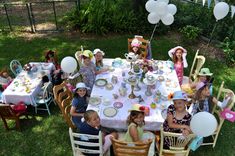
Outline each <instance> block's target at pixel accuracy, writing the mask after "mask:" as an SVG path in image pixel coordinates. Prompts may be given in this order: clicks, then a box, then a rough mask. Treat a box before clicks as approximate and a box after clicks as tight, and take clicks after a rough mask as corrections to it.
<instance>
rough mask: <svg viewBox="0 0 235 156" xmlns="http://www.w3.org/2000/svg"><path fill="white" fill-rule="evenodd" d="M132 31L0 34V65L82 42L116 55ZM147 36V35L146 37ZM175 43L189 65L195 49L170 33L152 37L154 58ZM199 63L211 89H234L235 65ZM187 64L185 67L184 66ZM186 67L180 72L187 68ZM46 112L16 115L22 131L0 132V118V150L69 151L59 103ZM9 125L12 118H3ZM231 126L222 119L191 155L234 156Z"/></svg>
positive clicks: (9, 154)
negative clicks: (212, 140) (216, 132)
mask: <svg viewBox="0 0 235 156" xmlns="http://www.w3.org/2000/svg"><path fill="white" fill-rule="evenodd" d="M132 36H133V35H122V36H117V35H109V36H106V37H98V36H96V37H92V38H91V37H80V36H78V35H74V34H72V35H71V34H70V35H68V34H58V35H46V36H45V37H41V38H31V39H28V38H24V37H19V36H18V35H14V34H11V35H1V36H0V54H1V55H0V67H1V68H2V67H9V63H10V61H11V60H12V59H18V60H19V61H20V62H21V63H22V64H25V63H27V62H30V61H44V55H43V54H44V51H45V50H48V49H53V50H56V51H57V53H58V57H59V60H61V59H62V58H63V57H65V56H74V53H75V52H76V51H77V50H79V49H80V46H81V45H83V46H84V49H91V50H93V49H94V48H100V49H102V50H103V51H105V53H106V57H112V58H115V57H122V58H124V53H126V52H127V38H128V37H129V38H131V37H132ZM146 38H148V36H147V37H146ZM177 45H182V46H183V47H185V48H186V49H187V50H188V55H187V59H188V63H189V67H191V64H192V59H193V58H194V54H195V48H194V47H193V45H190V46H188V45H185V44H183V43H180V42H179V41H177V40H175V39H171V37H170V35H167V36H158V37H156V38H154V40H153V41H152V51H153V58H154V59H162V60H167V59H169V57H168V53H167V51H168V50H169V49H170V48H172V47H174V46H177ZM204 66H205V67H209V68H210V70H211V71H212V72H213V73H214V75H215V81H214V88H215V90H217V89H218V86H219V85H220V83H221V82H222V80H224V81H225V85H226V86H227V87H228V88H230V89H232V90H233V91H235V69H234V68H229V67H227V66H225V64H224V63H223V62H221V61H218V60H215V59H209V58H206V63H205V65H204ZM189 69H190V68H189ZM189 69H187V70H186V75H187V74H188V72H189ZM51 110H52V115H51V116H48V115H47V113H46V112H40V113H39V114H37V115H35V114H34V112H33V108H29V112H30V113H31V115H30V119H23V120H21V128H22V131H21V132H19V131H16V130H10V131H6V130H5V129H4V127H3V123H2V122H0V155H4V156H19V155H22V156H25V155H27V156H30V155H33V156H35V155H50V156H52V155H72V149H71V145H70V140H69V134H68V127H67V125H66V123H65V121H64V120H63V118H62V115H61V113H60V111H59V108H58V107H57V106H55V105H51ZM9 123H10V126H11V127H14V123H13V122H9ZM234 140H235V126H234V123H230V122H227V121H225V123H224V125H223V127H222V130H221V133H220V136H219V138H218V141H217V145H216V147H215V149H212V147H210V146H208V147H206V146H205V147H200V148H199V149H198V150H197V151H195V152H191V153H190V155H191V156H210V155H211V156H234V155H235V142H234Z"/></svg>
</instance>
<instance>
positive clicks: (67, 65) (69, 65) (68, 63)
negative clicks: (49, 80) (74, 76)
mask: <svg viewBox="0 0 235 156" xmlns="http://www.w3.org/2000/svg"><path fill="white" fill-rule="evenodd" d="M61 69H62V70H63V71H64V72H65V73H72V72H74V71H75V70H76V69H77V61H76V59H75V58H73V57H71V56H67V57H65V58H63V60H62V61H61Z"/></svg>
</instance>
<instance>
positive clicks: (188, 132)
mask: <svg viewBox="0 0 235 156" xmlns="http://www.w3.org/2000/svg"><path fill="white" fill-rule="evenodd" d="M182 134H183V136H188V135H189V134H190V131H188V130H186V129H183V131H182Z"/></svg>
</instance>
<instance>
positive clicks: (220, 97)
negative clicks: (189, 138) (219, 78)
mask: <svg viewBox="0 0 235 156" xmlns="http://www.w3.org/2000/svg"><path fill="white" fill-rule="evenodd" d="M228 93H231V94H232V97H231V99H230V100H229V102H228V104H227V106H226V108H230V109H231V108H233V106H234V103H235V96H234V92H233V91H232V90H230V89H226V88H224V81H223V82H222V84H221V85H220V89H219V92H218V95H217V100H220V101H223V98H224V97H225V96H226V94H228ZM221 111H222V109H221V108H219V107H214V109H213V111H212V114H213V115H215V116H217V121H218V127H217V129H216V131H215V132H214V133H213V134H212V135H211V137H212V141H211V142H204V143H203V144H202V145H212V147H213V148H214V147H215V145H216V142H217V139H218V136H219V133H220V130H221V128H222V126H223V123H224V119H223V118H221V116H220V112H221Z"/></svg>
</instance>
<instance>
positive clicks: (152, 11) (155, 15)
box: [145, 0, 177, 25]
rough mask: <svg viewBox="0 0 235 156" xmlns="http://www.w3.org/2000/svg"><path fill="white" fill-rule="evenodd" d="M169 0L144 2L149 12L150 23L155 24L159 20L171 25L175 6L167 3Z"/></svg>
mask: <svg viewBox="0 0 235 156" xmlns="http://www.w3.org/2000/svg"><path fill="white" fill-rule="evenodd" d="M168 3H169V0H149V1H147V2H146V4H145V8H146V10H147V11H148V12H149V15H148V21H149V23H151V24H157V23H158V22H159V21H160V20H161V21H162V23H163V24H165V25H171V24H172V23H173V22H174V16H173V15H175V13H176V12H177V8H176V6H175V5H174V4H168Z"/></svg>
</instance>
